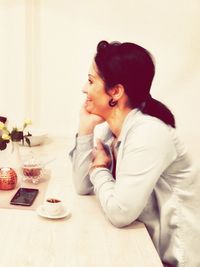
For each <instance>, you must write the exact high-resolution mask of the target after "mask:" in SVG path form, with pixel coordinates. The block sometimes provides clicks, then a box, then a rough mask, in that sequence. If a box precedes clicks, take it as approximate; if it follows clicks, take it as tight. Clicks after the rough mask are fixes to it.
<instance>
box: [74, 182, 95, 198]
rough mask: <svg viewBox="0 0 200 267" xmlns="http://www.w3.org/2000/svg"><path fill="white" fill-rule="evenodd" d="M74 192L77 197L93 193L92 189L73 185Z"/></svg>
mask: <svg viewBox="0 0 200 267" xmlns="http://www.w3.org/2000/svg"><path fill="white" fill-rule="evenodd" d="M75 190H76V193H77V194H78V195H81V196H83V195H89V194H91V192H92V191H93V188H92V187H83V186H81V185H76V184H75Z"/></svg>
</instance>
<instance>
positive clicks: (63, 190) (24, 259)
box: [0, 139, 162, 267]
mask: <svg viewBox="0 0 200 267" xmlns="http://www.w3.org/2000/svg"><path fill="white" fill-rule="evenodd" d="M69 147H70V144H69V143H68V141H67V139H66V140H65V139H60V141H57V142H51V143H49V144H46V145H44V146H42V147H35V148H34V151H35V153H38V155H39V156H40V157H42V158H46V159H47V160H48V159H51V158H52V159H53V158H54V157H55V158H56V159H55V160H54V161H52V162H51V163H49V165H48V168H49V169H50V170H51V175H52V177H51V181H50V183H49V186H48V190H47V193H46V197H49V196H57V197H60V198H61V199H62V200H63V202H64V203H65V204H66V206H67V207H68V208H69V209H70V211H71V216H70V217H69V218H64V219H59V220H51V219H45V218H42V217H40V216H38V215H37V213H36V212H35V211H26V210H17V209H14V210H13V209H12V210H7V209H0V253H1V256H0V267H43V266H44V267H161V266H162V264H161V262H160V259H159V257H158V254H157V252H156V250H155V248H154V246H153V243H152V241H151V239H150V237H149V235H148V233H147V230H146V228H145V226H144V225H143V224H142V223H139V222H135V223H133V224H132V225H131V226H129V227H127V228H123V229H117V228H115V227H114V226H112V225H111V224H110V222H108V221H107V219H106V218H105V217H104V215H103V213H102V211H101V208H100V207H99V204H98V201H97V199H96V197H95V196H78V195H77V194H76V193H75V191H74V188H73V183H72V178H71V164H70V162H69V159H68V157H67V153H68V151H69ZM0 193H1V192H0Z"/></svg>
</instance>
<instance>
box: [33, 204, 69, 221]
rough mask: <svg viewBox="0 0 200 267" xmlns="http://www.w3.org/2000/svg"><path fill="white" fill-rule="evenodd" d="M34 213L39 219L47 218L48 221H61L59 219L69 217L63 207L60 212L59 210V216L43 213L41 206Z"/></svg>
mask: <svg viewBox="0 0 200 267" xmlns="http://www.w3.org/2000/svg"><path fill="white" fill-rule="evenodd" d="M36 212H37V214H38V215H40V216H41V217H44V218H48V219H61V218H65V217H67V216H69V215H70V212H69V211H68V210H67V209H66V208H65V207H63V208H62V210H61V212H60V213H59V214H56V215H50V214H48V213H47V212H46V211H45V209H44V206H43V205H41V206H39V207H38V208H37V210H36Z"/></svg>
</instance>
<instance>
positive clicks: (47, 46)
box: [0, 0, 200, 155]
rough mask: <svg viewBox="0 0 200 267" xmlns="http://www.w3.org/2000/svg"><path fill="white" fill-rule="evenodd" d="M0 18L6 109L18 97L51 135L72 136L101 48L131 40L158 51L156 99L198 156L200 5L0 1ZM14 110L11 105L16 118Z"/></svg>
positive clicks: (129, 0) (140, 0) (23, 111)
mask: <svg viewBox="0 0 200 267" xmlns="http://www.w3.org/2000/svg"><path fill="white" fill-rule="evenodd" d="M0 14H1V16H0V23H1V28H0V30H1V31H2V28H3V33H2V32H0V56H1V58H3V59H4V62H2V61H0V73H1V77H0V88H1V92H2V90H3V98H2V95H0V101H1V105H0V111H1V112H2V110H3V113H5V111H7V109H6V108H7V104H5V102H4V101H5V99H6V103H8V101H10V100H8V99H9V95H10V94H11V92H12V94H14V95H15V98H14V100H16V99H17V101H19V103H21V104H20V105H18V109H19V116H21V117H23V116H31V118H32V120H33V122H34V124H35V125H36V126H39V127H41V128H45V129H47V130H48V132H50V133H52V134H59V135H71V134H72V133H74V132H75V130H76V127H77V123H78V111H79V106H80V104H81V102H82V100H83V98H84V96H83V95H82V93H81V89H82V86H83V84H84V82H85V81H86V79H87V71H88V68H89V65H90V63H91V60H92V57H93V55H94V53H95V50H96V45H97V43H98V42H99V41H100V40H101V39H106V40H108V41H113V40H119V41H132V42H136V43H139V44H141V45H143V46H145V47H146V48H147V49H149V50H150V51H151V52H152V53H153V54H154V56H155V58H156V62H157V75H156V77H155V80H154V84H153V87H152V95H153V96H154V97H157V98H158V99H160V100H163V102H164V103H166V104H167V105H168V106H169V107H171V109H172V110H173V111H174V114H175V115H176V118H177V126H178V129H179V131H180V135H181V136H182V137H183V139H184V140H185V141H186V143H187V144H188V146H189V148H190V149H191V151H192V153H193V154H194V155H199V149H200V147H199V144H198V143H197V142H198V141H197V140H198V137H199V136H200V127H199V125H198V123H199V119H198V113H199V109H200V108H199V105H198V101H199V97H200V93H199V82H200V78H199V75H198V74H199V70H200V51H199V50H200V45H199V41H200V32H199V29H200V20H199V16H200V2H199V1H198V0H191V1H186V0H176V1H174V0H169V1H162V0H152V1H148V0H146V1H145V0H135V1H134V0H124V1H116V0H102V1H97V0H84V1H83V0H77V1H74V2H72V1H69V0H29V1H25V0H24V1H22V0H21V1H20V0H18V1H16V0H15V1H14V0H13V1H12V0H7V1H6V0H4V1H1V0H0ZM2 14H3V15H2ZM2 26H3V27H2ZM11 58H13V59H14V60H13V61H14V63H13V62H12V66H10V60H11ZM10 77H11V79H9V78H10ZM11 90H15V92H14V93H13V91H11ZM16 92H17V93H16ZM1 99H3V100H1ZM2 101H3V102H4V103H3V104H2ZM24 101H25V103H24ZM23 103H24V105H23ZM15 106H16V101H12V105H11V108H10V109H9V111H8V115H9V116H10V117H12V116H16V112H15V110H16V108H15Z"/></svg>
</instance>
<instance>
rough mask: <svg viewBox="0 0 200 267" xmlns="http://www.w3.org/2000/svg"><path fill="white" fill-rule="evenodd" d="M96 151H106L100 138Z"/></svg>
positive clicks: (97, 141) (97, 140)
mask: <svg viewBox="0 0 200 267" xmlns="http://www.w3.org/2000/svg"><path fill="white" fill-rule="evenodd" d="M96 144H97V145H96V149H97V150H104V146H103V144H102V142H101V139H99V138H97V139H96Z"/></svg>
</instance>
